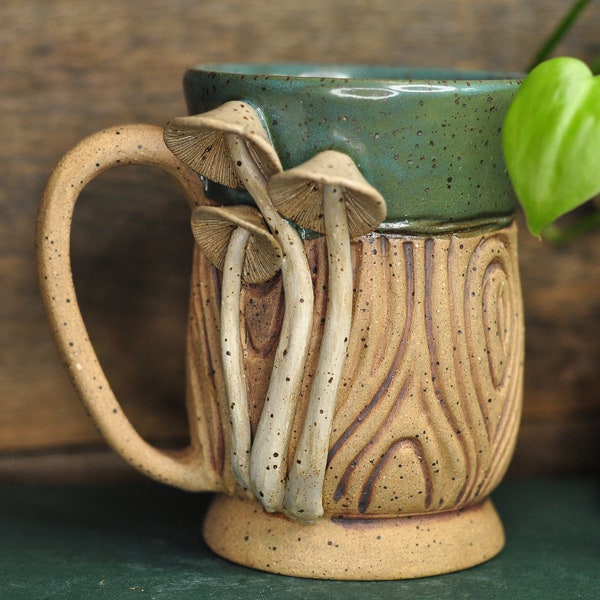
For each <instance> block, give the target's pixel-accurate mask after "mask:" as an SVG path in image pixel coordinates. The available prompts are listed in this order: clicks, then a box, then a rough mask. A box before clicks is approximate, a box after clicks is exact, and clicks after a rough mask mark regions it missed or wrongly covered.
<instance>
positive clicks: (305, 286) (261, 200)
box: [165, 101, 313, 511]
mask: <svg viewBox="0 0 600 600" xmlns="http://www.w3.org/2000/svg"><path fill="white" fill-rule="evenodd" d="M165 142H166V144H167V146H168V147H169V148H170V149H171V151H172V152H173V153H174V154H175V155H176V156H178V157H179V158H180V159H181V160H182V161H183V162H184V163H186V164H187V165H189V166H190V167H191V168H192V169H194V170H195V171H197V172H198V173H200V174H201V175H203V176H204V177H206V178H207V179H209V180H212V181H215V182H217V183H220V184H222V185H225V186H228V187H236V188H246V190H247V191H248V192H249V193H250V195H251V196H252V198H253V199H254V202H255V203H256V205H257V207H258V209H259V210H260V212H261V213H262V215H263V217H264V219H265V221H266V223H267V226H268V227H269V229H270V230H271V232H272V233H273V235H274V237H275V238H276V239H277V241H278V242H279V245H280V246H281V250H282V253H283V263H282V266H281V272H282V279H283V289H284V295H285V306H284V311H285V312H284V318H283V323H282V328H281V333H280V339H279V344H278V346H277V350H276V354H275V360H274V363H273V371H272V374H271V380H270V382H269V389H268V390H267V397H266V398H265V404H264V407H263V411H262V413H261V416H260V419H259V423H258V427H257V430H256V434H255V438H254V442H253V445H252V453H251V464H250V482H251V485H252V489H253V491H254V493H255V494H256V496H257V497H258V498H259V500H260V501H261V503H262V504H263V506H264V507H265V509H266V510H267V511H276V510H280V509H281V506H282V503H283V496H284V493H285V477H286V471H287V453H288V446H289V440H290V436H291V428H292V424H293V418H294V412H295V408H296V403H297V399H298V396H299V393H300V385H301V382H302V374H303V370H304V364H305V362H306V356H307V353H308V344H309V341H310V329H311V325H312V312H313V289H312V281H311V277H310V271H309V267H308V260H307V258H306V255H305V254H304V249H303V245H302V241H301V239H300V236H299V235H298V233H297V231H296V230H295V229H294V228H293V227H292V226H291V225H290V224H289V223H288V222H287V221H286V220H285V219H283V218H281V216H280V215H279V213H278V212H277V210H276V209H275V207H274V206H273V204H272V202H271V199H270V198H269V194H268V192H267V181H268V180H269V178H270V177H271V176H272V175H274V174H275V173H278V172H281V170H282V168H281V163H280V161H279V158H278V156H277V153H276V152H275V149H274V148H273V146H272V144H271V142H270V140H269V137H268V134H267V132H266V130H265V128H264V127H263V125H262V122H261V120H260V117H259V115H258V112H257V111H256V110H255V109H254V108H253V107H251V106H250V105H249V104H246V103H244V102H238V101H232V102H227V103H225V104H223V105H222V106H221V107H219V108H216V109H214V110H211V111H208V112H206V113H203V114H200V115H194V116H191V117H180V118H176V119H173V120H171V121H169V123H167V125H166V127H165Z"/></svg>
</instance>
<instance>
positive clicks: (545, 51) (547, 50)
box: [527, 0, 590, 72]
mask: <svg viewBox="0 0 600 600" xmlns="http://www.w3.org/2000/svg"><path fill="white" fill-rule="evenodd" d="M589 3H590V0H576V1H575V2H573V4H572V5H571V8H570V9H569V12H568V13H567V14H566V15H565V16H564V17H563V19H562V20H561V21H560V23H559V24H558V25H557V26H556V28H555V29H554V31H553V32H552V33H551V34H550V35H549V36H548V38H547V39H546V41H545V43H544V44H543V45H542V47H541V48H540V49H539V50H538V52H537V54H536V55H535V56H534V58H533V60H532V61H531V63H530V65H529V66H528V67H527V72H529V71H531V70H532V69H533V68H534V67H536V66H537V65H539V64H540V63H541V62H543V61H545V60H546V59H547V58H548V57H549V56H550V55H551V54H552V52H553V51H554V49H555V48H556V46H557V45H558V44H559V43H560V41H561V40H562V39H563V38H564V37H565V35H566V34H567V32H568V31H569V29H571V27H572V26H573V23H575V21H576V20H577V17H578V16H579V13H581V11H582V10H583V9H584V8H586V7H587V5H588V4H589Z"/></svg>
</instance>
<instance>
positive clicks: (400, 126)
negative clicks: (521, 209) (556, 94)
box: [184, 65, 520, 231]
mask: <svg viewBox="0 0 600 600" xmlns="http://www.w3.org/2000/svg"><path fill="white" fill-rule="evenodd" d="M519 83H520V80H519V79H518V78H517V76H515V75H510V74H494V73H484V72H464V71H453V70H440V69H407V68H394V67H376V66H373V67H368V66H363V67H349V66H336V65H332V66H314V65H312V66H311V65H254V66H251V65H215V66H206V67H204V66H198V67H194V68H191V69H189V70H188V71H187V73H186V75H185V79H184V88H185V93H186V99H187V103H188V109H189V112H190V114H197V113H202V112H205V111H207V110H210V109H212V108H215V107H217V106H219V105H220V104H222V103H224V102H227V101H230V100H243V101H245V102H248V103H250V104H252V105H253V106H255V107H256V108H257V109H258V110H259V111H260V113H261V114H262V115H263V116H264V122H265V125H266V127H267V129H268V131H269V133H270V135H271V138H272V141H273V144H274V146H275V148H276V150H277V152H278V154H279V156H280V159H281V162H282V164H283V167H284V168H286V169H287V168H290V167H293V166H296V165H298V164H301V163H302V162H304V161H306V160H308V159H309V158H311V157H312V156H314V155H315V154H316V153H317V152H320V151H322V150H326V149H333V150H338V151H341V152H345V153H346V154H348V155H350V156H351V157H352V159H353V160H354V161H355V162H356V164H357V165H358V166H359V168H360V170H361V171H362V173H363V175H364V176H365V177H366V179H367V180H368V181H369V182H370V183H371V184H372V185H373V186H375V187H376V188H377V189H378V190H379V191H380V192H381V194H382V195H383V196H384V198H385V199H386V202H387V207H388V217H387V219H388V220H387V221H386V223H385V224H384V227H386V226H387V227H388V228H393V229H401V230H408V231H439V230H440V229H452V228H461V226H470V227H472V226H473V224H474V223H475V224H478V223H479V224H486V223H489V222H492V223H493V222H495V221H496V222H502V221H506V220H509V219H510V218H511V215H512V214H513V212H514V210H515V206H516V200H515V197H514V194H513V191H512V187H511V184H510V180H509V178H508V175H507V172H506V166H505V163H504V159H503V153H502V143H501V126H502V122H503V120H504V116H505V114H506V111H507V109H508V106H509V104H510V102H511V100H512V98H513V96H514V94H515V92H516V91H517V89H518V87H519ZM207 191H208V195H209V197H211V198H213V199H215V200H220V201H222V202H231V201H235V202H239V201H244V194H241V195H240V192H236V193H234V194H233V195H232V193H230V192H229V191H227V192H226V191H225V190H224V189H223V188H220V187H219V186H216V185H214V184H212V183H210V182H208V184H207ZM461 224H462V225H461Z"/></svg>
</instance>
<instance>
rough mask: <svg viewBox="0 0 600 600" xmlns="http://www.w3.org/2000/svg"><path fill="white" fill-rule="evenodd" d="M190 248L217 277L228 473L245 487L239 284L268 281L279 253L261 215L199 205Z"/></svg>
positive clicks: (247, 433) (247, 443) (246, 420)
mask: <svg viewBox="0 0 600 600" xmlns="http://www.w3.org/2000/svg"><path fill="white" fill-rule="evenodd" d="M192 231H193V232H194V238H195V239H196V243H197V244H198V246H199V247H200V248H201V249H202V251H203V252H204V253H205V254H206V256H207V258H208V259H209V260H210V261H211V262H212V263H213V264H214V265H215V266H216V267H217V268H218V269H220V270H221V271H222V272H223V281H222V285H221V359H222V362H223V378H224V381H225V393H226V396H227V410H228V414H229V424H230V437H231V470H232V472H233V475H234V477H235V479H236V481H237V482H238V483H239V484H240V485H241V486H242V487H244V488H246V489H249V488H250V477H249V467H248V465H249V461H250V448H251V443H252V434H251V428H250V416H249V413H248V395H247V388H246V377H245V371H244V358H243V349H242V340H241V335H242V332H241V331H240V314H241V310H240V294H241V286H242V283H248V284H256V283H263V282H265V281H268V280H269V279H271V278H272V277H274V276H275V274H276V273H277V272H278V271H279V269H280V267H281V263H282V254H281V248H280V247H279V244H278V243H277V241H276V240H275V238H274V237H273V236H272V235H271V233H270V232H269V230H268V229H267V226H266V225H265V222H264V220H263V218H262V216H261V214H260V213H259V212H258V210H256V209H255V208H253V207H251V206H199V207H197V208H196V209H194V212H193V213H192Z"/></svg>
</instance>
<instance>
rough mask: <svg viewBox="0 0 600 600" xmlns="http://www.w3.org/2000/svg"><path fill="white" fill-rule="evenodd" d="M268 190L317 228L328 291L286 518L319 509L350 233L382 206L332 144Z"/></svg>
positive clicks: (340, 350)
mask: <svg viewBox="0 0 600 600" xmlns="http://www.w3.org/2000/svg"><path fill="white" fill-rule="evenodd" d="M268 190H269V194H270V195H271V198H272V200H273V203H274V204H275V206H276V207H277V208H278V210H279V211H280V212H281V213H282V214H284V215H285V216H286V217H288V218H289V219H291V220H293V221H295V222H296V223H298V224H299V225H301V226H302V227H305V228H307V229H312V230H314V231H317V232H319V233H325V236H326V240H327V256H328V273H329V275H328V284H329V289H328V298H327V309H326V315H325V324H324V330H323V338H322V341H321V348H320V351H319V358H318V362H317V367H316V371H315V375H314V378H313V383H312V388H311V393H310V397H309V400H308V409H307V414H306V420H305V422H304V427H303V430H302V433H301V436H300V439H299V442H298V446H297V449H296V455H295V457H294V461H293V463H292V465H291V467H290V473H289V479H288V483H287V489H286V494H285V498H284V510H285V511H286V512H287V513H288V514H289V515H290V516H293V517H295V518H297V519H300V520H304V521H313V520H315V519H317V518H318V517H319V516H321V515H322V514H323V501H322V494H323V482H324V479H325V469H326V466H327V453H328V451H329V438H330V435H331V426H332V422H333V415H334V412H335V403H336V396H337V390H338V386H339V383H340V379H341V376H342V371H343V368H344V361H345V358H346V347H347V344H348V337H349V335H350V327H351V324H352V288H353V285H352V283H353V282H352V261H351V254H350V239H351V238H354V237H357V236H360V235H364V234H365V233H368V232H370V231H373V230H374V229H376V228H377V227H378V225H379V224H380V223H381V222H382V221H383V220H384V219H385V215H386V204H385V200H384V199H383V197H382V196H381V194H380V193H379V192H378V191H377V190H376V189H375V188H373V187H372V186H371V185H370V184H369V183H368V182H367V181H366V180H365V178H364V177H363V176H362V174H361V173H360V171H359V170H358V167H357V166H356V165H355V164H354V162H353V161H352V159H350V158H349V157H348V156H346V155H345V154H342V153H340V152H336V151H333V150H328V151H325V152H321V153H320V154H317V155H316V156H315V157H314V158H312V159H310V160H308V161H307V162H305V163H304V164H302V165H300V166H298V167H295V168H293V169H290V170H288V171H284V172H282V173H279V174H276V175H274V176H273V177H272V178H271V179H270V180H269V183H268Z"/></svg>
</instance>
